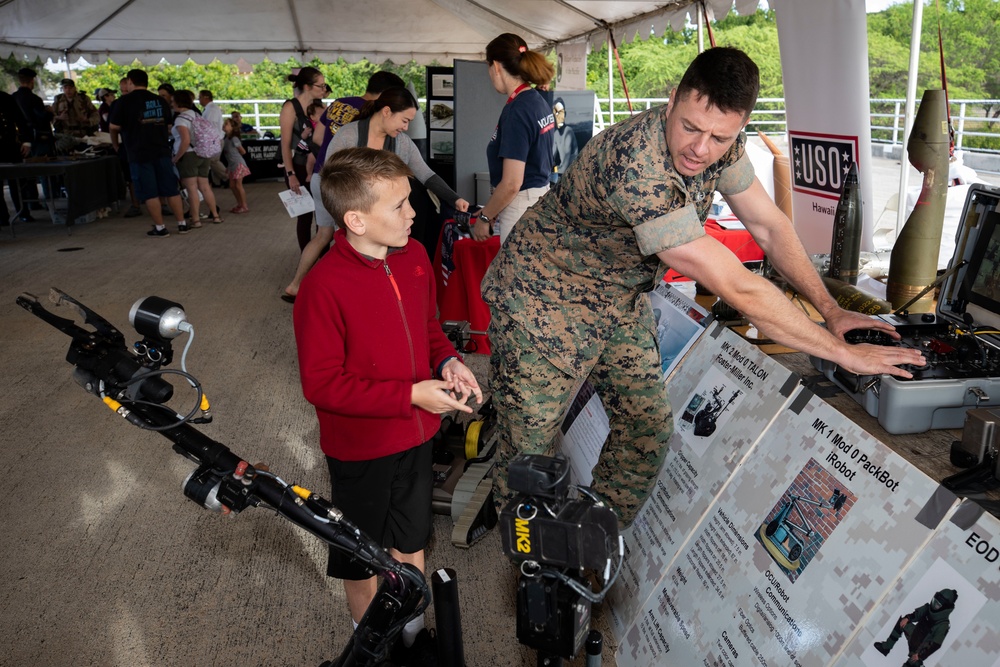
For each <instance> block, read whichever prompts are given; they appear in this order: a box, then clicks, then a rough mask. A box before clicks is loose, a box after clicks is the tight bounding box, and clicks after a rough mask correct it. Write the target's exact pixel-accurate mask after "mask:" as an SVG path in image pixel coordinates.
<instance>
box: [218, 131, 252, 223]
mask: <svg viewBox="0 0 1000 667" xmlns="http://www.w3.org/2000/svg"><path fill="white" fill-rule="evenodd" d="M222 132H223V134H224V135H225V137H226V138H225V139H224V140H223V143H222V152H223V153H224V154H225V157H226V164H227V165H229V166H228V171H229V189H230V190H232V191H233V196H234V197H236V206H234V207H232V208H231V209H229V212H230V213H246V212H247V211H249V210H250V209H249V208H247V191H246V190H244V189H243V179H244V178H246V177H247V176H249V175H250V167H248V166H247V163H246V160H244V159H243V155H244V154H246V152H247V151H246V149H245V148H243V143H242V142H241V141H240V126H239V124H237V122H236V121H234V120H233V119H232V118H226V119H225V120H223V121H222Z"/></svg>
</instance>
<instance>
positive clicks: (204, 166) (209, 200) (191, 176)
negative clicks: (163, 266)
mask: <svg viewBox="0 0 1000 667" xmlns="http://www.w3.org/2000/svg"><path fill="white" fill-rule="evenodd" d="M173 107H174V111H175V112H176V114H177V115H176V116H174V127H173V129H172V130H171V132H172V133H173V135H174V155H173V158H171V159H172V161H173V163H174V165H175V166H176V167H177V174H178V176H179V177H180V180H181V187H183V188H184V189H185V190H187V195H188V207H189V208H188V218H187V220H185V223H184V224H183V225H180V226H179V229H178V231H179V232H180V233H181V234H187V233H188V232H189V231H191V230H192V229H197V228H198V227H201V221H200V220H199V219H198V211H199V209H200V208H201V202H200V201H199V199H198V193H199V192H200V193H201V196H202V198H203V199H204V200H205V203H206V204H208V210H209V213H210V214H211V216H212V222H222V217H221V216H220V215H219V207H218V205H217V204H216V202H215V193H213V192H212V184H211V183H209V182H208V172H209V169H210V166H209V159H210V155H209V156H206V155H204V154H205V153H211V151H212V150H213V149H215V147H217V146H218V145H219V142H220V141H221V140H222V137H221V132H219V131H218V130H217V129H216V128H215V126H214V125H213V124H212V122H211V121H209V120H207V119H206V118H203V117H202V116H201V115H199V114H197V113H196V112H195V111H194V93H192V92H191V91H190V90H178V91H176V92H175V93H174V100H173Z"/></svg>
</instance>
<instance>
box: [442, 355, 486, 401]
mask: <svg viewBox="0 0 1000 667" xmlns="http://www.w3.org/2000/svg"><path fill="white" fill-rule="evenodd" d="M441 377H442V378H443V379H444V380H445V381H446V382H454V383H455V391H456V392H458V399H459V400H460V401H462V402H463V403H466V402H468V400H469V398H471V397H472V396H473V395H474V396H475V397H476V403H478V404H479V405H482V404H483V392H482V390H481V389H480V388H479V382H477V381H476V376H475V375H473V374H472V371H471V370H469V367H468V366H466V365H465V364H463V363H462V361H461V360H460V359H457V358H456V359H452V360H451V361H449V362H448V363H446V364H445V365H444V368H442V369H441Z"/></svg>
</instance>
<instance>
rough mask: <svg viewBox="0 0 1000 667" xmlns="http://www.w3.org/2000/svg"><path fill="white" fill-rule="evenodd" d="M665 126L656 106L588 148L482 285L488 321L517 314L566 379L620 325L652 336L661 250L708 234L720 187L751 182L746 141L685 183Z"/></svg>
mask: <svg viewBox="0 0 1000 667" xmlns="http://www.w3.org/2000/svg"><path fill="white" fill-rule="evenodd" d="M664 120H665V111H664V108H663V107H657V108H654V109H651V110H649V111H646V112H644V113H641V114H638V115H636V116H634V117H632V118H630V119H629V120H626V121H623V122H621V123H618V124H616V125H613V126H611V127H609V128H608V129H606V130H604V132H602V133H601V134H599V135H598V136H596V137H594V139H593V140H591V141H589V142H588V143H587V145H586V146H585V147H584V148H583V150H582V151H581V152H580V156H579V157H578V158H577V160H576V162H574V163H573V166H572V167H571V168H570V169H569V171H567V172H566V173H565V174H564V175H563V176H562V177H561V178H560V180H559V183H558V184H556V186H555V187H553V188H552V189H551V190H549V191H548V192H547V193H546V194H545V196H543V197H542V198H541V199H540V200H539V201H538V202H537V203H536V204H535V205H534V206H532V207H531V208H530V209H529V210H528V211H527V212H526V213H525V214H524V216H522V217H521V219H520V220H519V221H518V222H517V224H516V225H515V226H514V230H513V232H511V234H510V236H509V237H508V238H507V240H506V241H505V243H504V245H503V247H502V248H501V249H500V253H499V254H498V255H497V257H496V258H495V259H494V260H493V262H492V264H491V265H490V269H489V271H488V272H487V274H486V277H485V278H484V280H483V299H484V300H485V301H486V303H488V304H489V305H490V308H491V310H492V311H493V313H494V314H495V313H497V312H500V313H503V314H505V315H507V316H508V317H509V318H511V320H512V321H513V322H515V323H516V324H518V325H519V326H520V327H521V328H522V329H523V330H524V331H525V332H526V334H527V335H528V337H529V339H530V340H531V342H532V343H533V345H534V346H535V348H536V349H538V350H539V351H540V352H541V353H542V354H543V355H544V356H545V357H547V358H548V359H549V360H550V361H551V362H552V363H553V364H554V365H555V366H557V367H558V368H560V369H562V370H563V371H565V372H567V373H570V374H579V373H580V371H581V369H582V368H583V367H584V366H585V365H587V364H588V363H590V362H592V361H593V360H594V359H595V358H597V356H598V355H599V354H600V353H601V348H602V343H603V341H606V340H608V339H609V338H610V336H611V334H612V332H614V330H615V329H617V328H618V327H619V326H635V323H637V322H638V323H640V324H641V326H645V327H649V328H650V329H651V330H652V331H653V332H654V333H655V329H654V328H653V326H654V325H653V318H652V313H651V312H650V307H649V301H648V299H647V298H645V297H643V298H640V295H641V294H642V293H643V292H648V291H650V290H651V289H652V288H653V286H654V285H655V284H656V283H657V282H658V281H659V279H660V277H662V275H663V273H664V272H665V270H666V269H665V268H664V267H662V266H661V265H660V261H659V259H658V258H657V257H656V255H655V253H656V252H658V251H660V250H664V249H667V248H671V247H675V246H678V245H682V244H684V243H687V242H689V241H693V240H695V239H697V238H699V237H701V236H703V235H704V233H705V232H704V229H703V225H704V221H705V218H706V217H707V215H708V210H709V207H710V206H711V203H712V195H713V193H714V191H715V190H716V188H719V189H720V191H722V189H726V190H727V191H729V192H740V191H742V190H744V189H746V188H747V187H749V186H750V184H751V183H752V181H753V167H752V165H751V164H750V161H749V159H740V158H743V157H744V156H745V152H744V143H745V137H744V136H743V135H740V137H739V138H738V140H737V141H736V142H735V143H734V144H733V146H732V148H731V149H730V150H729V151H728V152H727V153H726V155H724V156H723V158H722V159H720V160H719V162H717V163H716V164H714V165H712V166H710V167H709V168H708V169H706V170H705V172H704V173H702V174H701V175H699V176H697V177H694V178H691V179H687V182H686V181H685V179H684V178H682V177H681V176H680V175H678V174H677V172H676V171H675V170H674V167H673V162H672V160H671V158H670V156H669V154H668V152H667V145H666V134H665V126H664ZM637 235H638V236H640V237H641V238H643V239H646V241H644V247H642V248H640V243H639V240H638V238H637ZM649 239H656V240H655V241H650V240H649ZM496 334H497V335H503V332H502V331H498V332H496ZM492 339H493V337H492V335H491V340H492Z"/></svg>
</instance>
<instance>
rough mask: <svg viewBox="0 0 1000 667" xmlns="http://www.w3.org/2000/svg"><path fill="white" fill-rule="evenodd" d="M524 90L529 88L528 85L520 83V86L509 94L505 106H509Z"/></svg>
mask: <svg viewBox="0 0 1000 667" xmlns="http://www.w3.org/2000/svg"><path fill="white" fill-rule="evenodd" d="M525 88H531V86H530V85H528V84H526V83H522V84H521V85H520V86H518V87H517V88H515V89H514V92H513V93H511V94H510V97H508V98H507V102H506V104H510V103H511V102H513V101H514V98H515V97H517V94H518V93H520V92H521V91H522V90H524V89H525Z"/></svg>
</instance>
